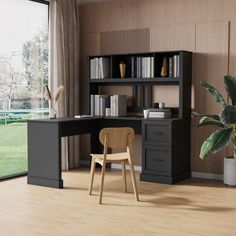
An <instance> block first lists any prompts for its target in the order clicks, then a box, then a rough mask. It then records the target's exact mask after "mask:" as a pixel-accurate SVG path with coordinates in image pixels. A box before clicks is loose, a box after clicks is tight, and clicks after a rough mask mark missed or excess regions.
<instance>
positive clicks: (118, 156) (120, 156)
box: [90, 152, 129, 162]
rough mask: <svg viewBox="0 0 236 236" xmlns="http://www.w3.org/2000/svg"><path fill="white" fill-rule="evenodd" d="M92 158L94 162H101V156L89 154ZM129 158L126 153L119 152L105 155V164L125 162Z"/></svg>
mask: <svg viewBox="0 0 236 236" xmlns="http://www.w3.org/2000/svg"><path fill="white" fill-rule="evenodd" d="M90 155H91V156H92V157H94V158H95V159H96V161H103V154H90ZM128 158H129V154H128V153H127V152H119V153H112V154H107V158H106V162H116V161H117V162H120V161H126V160H128Z"/></svg>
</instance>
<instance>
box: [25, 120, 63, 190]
mask: <svg viewBox="0 0 236 236" xmlns="http://www.w3.org/2000/svg"><path fill="white" fill-rule="evenodd" d="M28 184H34V185H40V186H47V187H54V188H63V180H62V179H61V138H60V129H59V125H58V123H55V124H53V123H43V122H28Z"/></svg>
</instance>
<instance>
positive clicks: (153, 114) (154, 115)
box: [149, 111, 171, 118]
mask: <svg viewBox="0 0 236 236" xmlns="http://www.w3.org/2000/svg"><path fill="white" fill-rule="evenodd" d="M170 117H171V113H166V112H153V111H151V112H149V118H170Z"/></svg>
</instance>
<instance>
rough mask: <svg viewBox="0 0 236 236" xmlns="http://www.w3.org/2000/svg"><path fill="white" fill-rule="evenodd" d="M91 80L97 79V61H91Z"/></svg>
mask: <svg viewBox="0 0 236 236" xmlns="http://www.w3.org/2000/svg"><path fill="white" fill-rule="evenodd" d="M90 78H91V79H94V78H96V77H95V59H91V60H90Z"/></svg>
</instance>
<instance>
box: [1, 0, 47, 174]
mask: <svg viewBox="0 0 236 236" xmlns="http://www.w3.org/2000/svg"><path fill="white" fill-rule="evenodd" d="M0 32H1V33H0V35H1V36H0V178H5V177H9V176H15V175H18V174H22V173H25V172H27V125H26V120H27V119H31V118H39V117H44V116H47V115H48V104H47V102H46V101H45V100H44V99H43V88H44V85H45V84H46V83H48V4H47V2H44V1H30V0H4V1H1V3H0Z"/></svg>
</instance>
